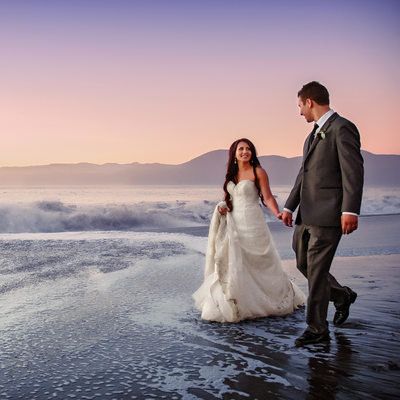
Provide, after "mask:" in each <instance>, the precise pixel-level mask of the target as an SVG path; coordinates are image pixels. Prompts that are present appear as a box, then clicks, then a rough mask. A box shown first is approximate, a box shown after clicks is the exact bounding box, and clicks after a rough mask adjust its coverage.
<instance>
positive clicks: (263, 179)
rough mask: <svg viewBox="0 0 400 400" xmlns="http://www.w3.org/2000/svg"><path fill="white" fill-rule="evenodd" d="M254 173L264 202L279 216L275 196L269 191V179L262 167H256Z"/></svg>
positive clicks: (280, 214)
mask: <svg viewBox="0 0 400 400" xmlns="http://www.w3.org/2000/svg"><path fill="white" fill-rule="evenodd" d="M256 174H257V178H258V182H259V184H260V189H261V193H262V195H263V198H264V202H265V204H266V205H267V207H268V208H269V209H270V210H271V211H272V212H273V214H274V215H275V216H276V217H277V218H281V216H282V213H281V212H279V207H278V203H277V202H276V200H275V197H274V195H273V194H272V192H271V188H270V187H269V179H268V175H267V173H266V172H265V170H264V169H263V168H261V167H257V168H256Z"/></svg>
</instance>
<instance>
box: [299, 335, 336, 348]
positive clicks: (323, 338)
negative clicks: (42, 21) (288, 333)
mask: <svg viewBox="0 0 400 400" xmlns="http://www.w3.org/2000/svg"><path fill="white" fill-rule="evenodd" d="M329 340H331V338H330V336H329V331H326V332H324V333H313V332H310V331H305V332H304V333H303V334H302V335H301V336H300V337H298V338H297V339H296V340H295V342H294V343H295V345H296V346H304V345H306V344H314V343H321V342H328V341H329Z"/></svg>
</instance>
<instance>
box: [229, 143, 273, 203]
mask: <svg viewBox="0 0 400 400" xmlns="http://www.w3.org/2000/svg"><path fill="white" fill-rule="evenodd" d="M240 142H245V143H247V144H248V145H249V147H250V150H251V158H250V165H252V167H253V171H254V178H255V181H254V183H255V185H256V188H257V190H258V195H259V197H260V199H261V202H262V204H264V206H265V207H267V205H266V204H265V203H264V198H263V195H262V193H261V189H260V184H259V182H258V178H257V174H256V168H257V167H261V164H260V161H259V160H258V158H257V151H256V148H255V146H254V144H253V143H252V142H251V141H250V140H249V139H246V138H242V139H238V140H235V141H234V142H233V143H232V144H231V147H230V148H229V158H228V164H227V169H226V175H225V182H224V192H225V198H224V200H225V203H226V205H227V206H228V208H229V210H230V211H232V210H233V206H232V200H231V196H230V194H229V193H228V190H227V186H228V183H229V181H232V182H233V183H234V184H235V185H236V184H237V183H238V182H237V174H238V171H239V167H238V165H237V160H236V149H237V147H238V144H239V143H240Z"/></svg>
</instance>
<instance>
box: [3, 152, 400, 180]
mask: <svg viewBox="0 0 400 400" xmlns="http://www.w3.org/2000/svg"><path fill="white" fill-rule="evenodd" d="M362 154H363V157H364V166H365V184H366V185H374V186H400V177H399V174H398V173H397V172H398V171H399V169H400V155H392V154H373V153H370V152H368V151H365V150H363V151H362ZM227 159H228V150H223V149H219V150H212V151H209V152H207V153H204V154H201V155H199V156H197V157H195V158H193V159H191V160H189V161H186V162H184V163H182V164H177V165H174V164H161V163H143V164H142V163H138V162H132V163H129V164H118V163H105V164H93V163H87V162H80V163H75V164H68V163H53V164H48V165H36V166H28V167H0V186H37V185H110V184H111V185H112V184H116V185H146V184H149V185H167V184H168V185H214V184H222V183H223V181H224V177H225V170H226V163H227ZM259 160H260V163H261V165H262V167H263V168H264V169H265V170H266V171H267V173H268V176H269V179H270V182H271V185H292V184H293V183H294V180H295V178H296V175H297V172H298V170H299V168H300V165H301V157H300V156H297V157H290V158H288V157H284V156H279V155H268V156H259Z"/></svg>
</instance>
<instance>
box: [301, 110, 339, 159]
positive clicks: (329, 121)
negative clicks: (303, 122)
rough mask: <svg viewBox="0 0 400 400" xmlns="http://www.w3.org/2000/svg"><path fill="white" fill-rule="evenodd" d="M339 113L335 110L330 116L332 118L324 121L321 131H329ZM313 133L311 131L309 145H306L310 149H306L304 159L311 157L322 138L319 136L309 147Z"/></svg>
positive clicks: (308, 139)
mask: <svg viewBox="0 0 400 400" xmlns="http://www.w3.org/2000/svg"><path fill="white" fill-rule="evenodd" d="M337 116H338V114H337V113H336V112H335V113H334V114H332V115H331V116H330V118H329V119H328V121H326V122H325V123H324V125H322V128H321V129H320V131H324V132H327V131H328V129H329V127H330V125H331V123H332V122H333V121H334V120H335V119H336V118H337ZM312 135H313V133H312V132H311V133H310V135H309V136H308V138H307V145H306V149H308V151H306V154H305V156H304V161H305V160H306V159H307V158H308V157H309V155H310V154H311V153H312V152H313V151H314V149H315V147H316V146H317V144H318V143H319V142H320V140H321V139H320V138H319V137H318V136H317V137H316V138H315V139H314V140H313V142H312V144H311V146H310V147H308V143H310V140H311V136H312Z"/></svg>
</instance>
